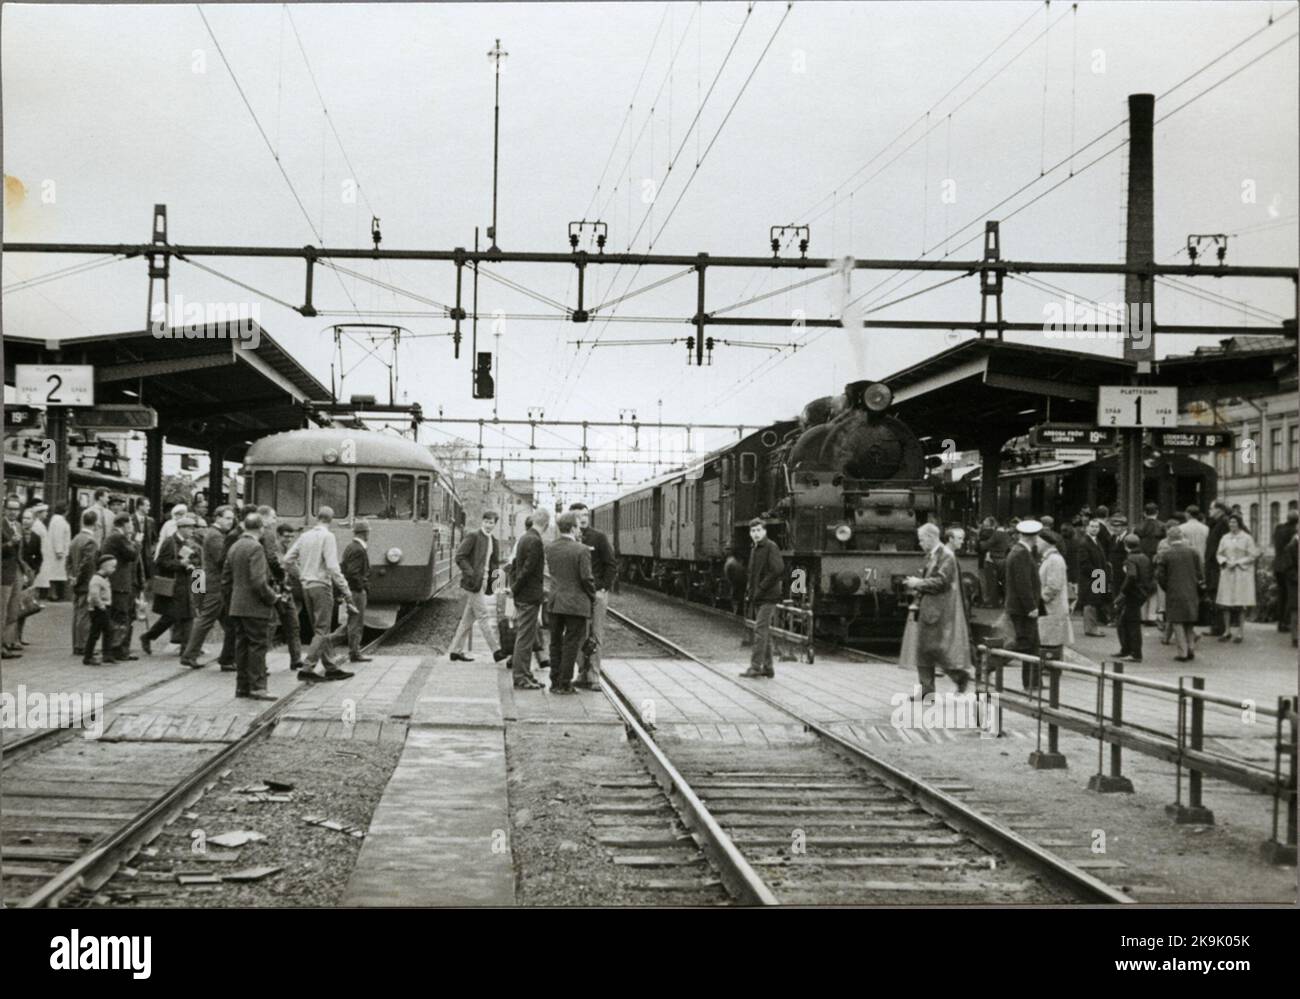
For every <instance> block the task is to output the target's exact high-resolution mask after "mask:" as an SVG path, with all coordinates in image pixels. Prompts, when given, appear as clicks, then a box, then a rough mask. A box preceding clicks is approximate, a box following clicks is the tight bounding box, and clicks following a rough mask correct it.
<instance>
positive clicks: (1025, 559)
mask: <svg viewBox="0 0 1300 999" xmlns="http://www.w3.org/2000/svg"><path fill="white" fill-rule="evenodd" d="M1042 529H1043V525H1042V524H1040V523H1039V522H1038V521H1036V520H1022V521H1020V523H1018V524H1017V525H1016V531H1017V532H1018V533H1019V535H1020V538H1019V540H1018V541H1017V542H1016V543H1015V544H1014V545H1012V546H1011V550H1010V551H1009V552H1008V553H1007V563H1006V591H1007V595H1006V601H1005V603H1004V605H1003V606H1004V609H1005V610H1006V614H1007V620H1008V621H1009V622H1010V624H1011V627H1012V629H1014V631H1015V638H1014V639H1013V641H1012V643H1011V649H1012V650H1013V651H1015V652H1023V653H1024V654H1025V655H1030V656H1036V655H1038V621H1037V618H1038V615H1039V614H1040V613H1042V612H1043V609H1044V608H1043V597H1042V593H1043V589H1042V584H1041V583H1040V581H1039V579H1038V566H1037V565H1035V564H1034V550H1035V548H1036V547H1037V545H1038V532H1039V531H1041V530H1042ZM1020 678H1021V683H1022V684H1023V685H1024V688H1025V689H1026V690H1032V689H1034V688H1036V687H1038V686H1040V684H1041V677H1040V670H1039V667H1038V666H1037V665H1036V664H1035V665H1030V664H1029V663H1024V664H1023V665H1022V666H1021V669H1020Z"/></svg>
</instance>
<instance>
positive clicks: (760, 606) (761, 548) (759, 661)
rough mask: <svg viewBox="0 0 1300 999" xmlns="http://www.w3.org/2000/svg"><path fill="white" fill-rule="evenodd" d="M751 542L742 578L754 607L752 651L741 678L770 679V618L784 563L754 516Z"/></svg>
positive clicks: (772, 672) (779, 593)
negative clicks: (746, 567) (747, 563)
mask: <svg viewBox="0 0 1300 999" xmlns="http://www.w3.org/2000/svg"><path fill="white" fill-rule="evenodd" d="M749 537H750V540H751V542H752V545H751V547H750V552H749V567H748V570H747V572H746V578H745V597H746V599H747V600H748V601H749V603H750V604H751V605H752V606H753V608H754V651H753V652H751V653H750V656H749V669H747V670H745V672H743V673H741V674H740V675H741V676H744V677H751V678H752V677H772V676H776V670H775V669H774V668H773V667H772V615H773V614H774V613H775V611H776V605H777V604H778V603H780V602H781V596H782V589H783V583H784V581H785V560H784V559H783V558H781V549H780V548H778V547H777V546H776V542H775V541H773V540H772V539H771V538H769V537H768V536H767V525H766V524H764V523H763V521H762V519H761V518H759V517H755V518H754V519H753V520H751V521H750V522H749Z"/></svg>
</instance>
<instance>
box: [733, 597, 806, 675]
mask: <svg viewBox="0 0 1300 999" xmlns="http://www.w3.org/2000/svg"><path fill="white" fill-rule="evenodd" d="M745 628H746V630H747V632H748V639H747V641H746V644H750V643H752V642H753V640H754V620H753V618H748V617H747V618H746V619H745ZM771 631H772V644H773V647H774V648H775V650H776V653H777V655H779V656H780V657H781V658H783V659H788V660H798V659H802V660H803V661H804V662H806V663H809V664H811V663H812V662H813V661H814V659H815V658H816V657H815V653H814V651H813V612H812V608H811V607H804V606H801V605H800V604H797V603H795V602H794V601H793V600H782V601H781V602H780V603H779V604H777V605H776V610H775V612H774V613H773V614H772V629H771Z"/></svg>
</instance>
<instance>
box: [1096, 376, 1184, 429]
mask: <svg viewBox="0 0 1300 999" xmlns="http://www.w3.org/2000/svg"><path fill="white" fill-rule="evenodd" d="M1097 422H1098V423H1099V424H1101V426H1103V427H1134V428H1137V427H1176V426H1178V389H1177V387H1175V386H1172V385H1169V386H1164V385H1102V386H1101V387H1100V388H1098V389H1097Z"/></svg>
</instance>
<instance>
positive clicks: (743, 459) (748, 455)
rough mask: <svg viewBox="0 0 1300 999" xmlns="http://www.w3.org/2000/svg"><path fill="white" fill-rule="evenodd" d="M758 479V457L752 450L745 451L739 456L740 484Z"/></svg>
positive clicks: (747, 483) (749, 483) (748, 483)
mask: <svg viewBox="0 0 1300 999" xmlns="http://www.w3.org/2000/svg"><path fill="white" fill-rule="evenodd" d="M757 479H758V457H757V456H756V455H755V454H754V452H753V451H745V452H743V453H742V454H741V456H740V481H741V484H742V485H751V484H753V483H754V482H755V481H756V480H757Z"/></svg>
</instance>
